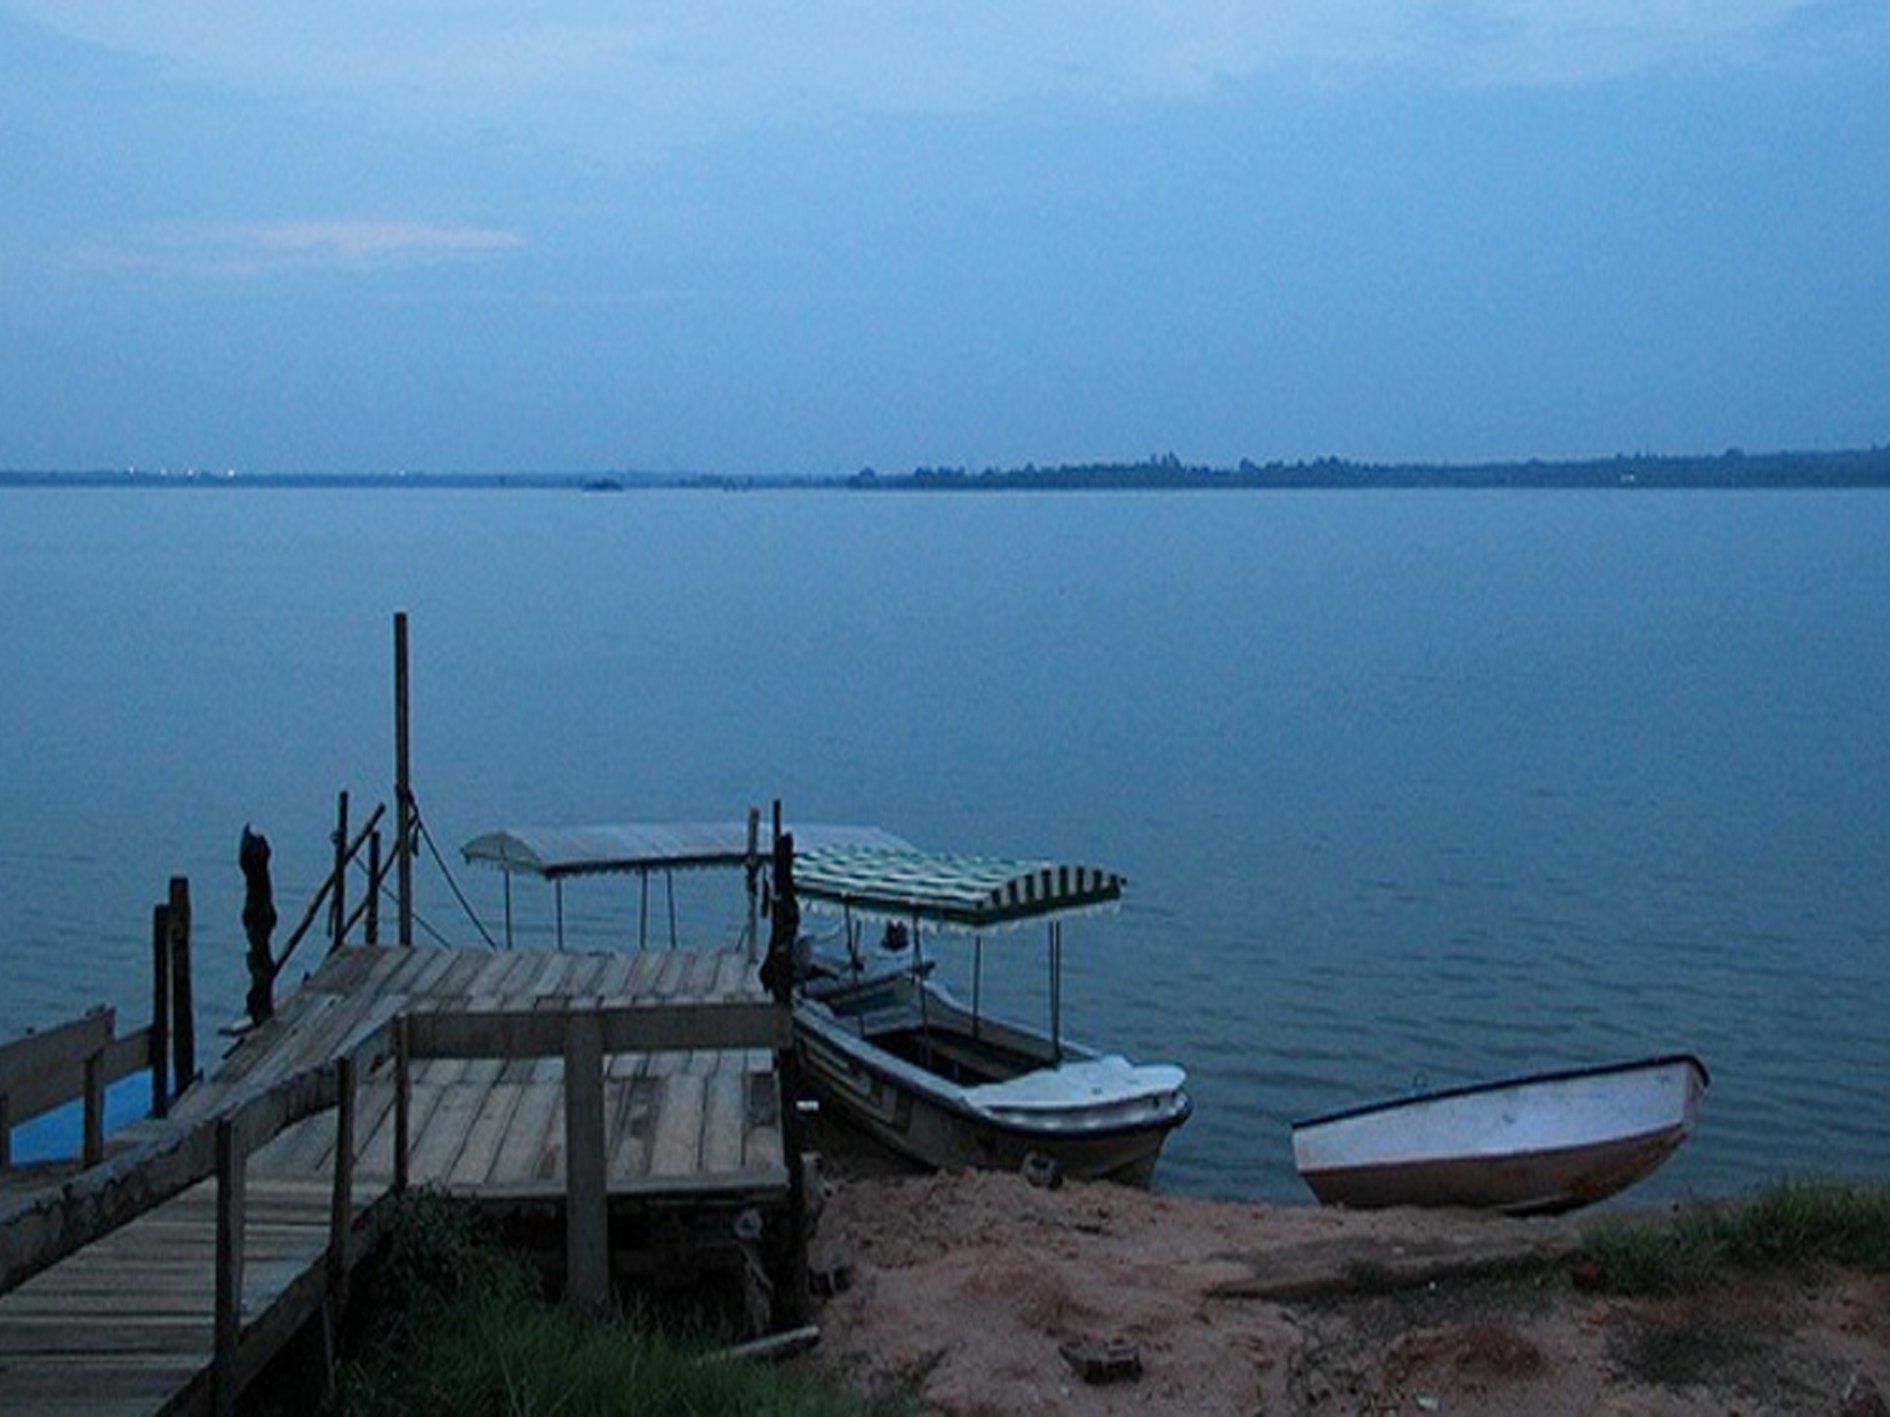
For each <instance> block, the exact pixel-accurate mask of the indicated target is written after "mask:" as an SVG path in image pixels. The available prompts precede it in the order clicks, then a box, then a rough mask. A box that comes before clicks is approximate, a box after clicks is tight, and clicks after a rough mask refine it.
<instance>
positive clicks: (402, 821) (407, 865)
mask: <svg viewBox="0 0 1890 1417" xmlns="http://www.w3.org/2000/svg"><path fill="white" fill-rule="evenodd" d="M408 733H409V724H408V716H407V612H406V611H404V610H399V611H396V612H395V613H394V818H395V821H394V829H395V836H396V840H395V842H394V860H395V862H396V863H397V869H398V873H399V890H400V943H401V944H403V945H411V944H412V943H413V778H412V774H411V767H412V764H411V762H410V757H409V752H410V747H411V744H410V742H409V739H408Z"/></svg>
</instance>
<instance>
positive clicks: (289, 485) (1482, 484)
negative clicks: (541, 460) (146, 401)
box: [0, 447, 1890, 493]
mask: <svg viewBox="0 0 1890 1417" xmlns="http://www.w3.org/2000/svg"><path fill="white" fill-rule="evenodd" d="M9 487H17V488H52V489H81V488H118V489H130V490H140V491H142V490H146V489H155V490H174V489H185V488H188V489H194V490H203V489H209V488H223V489H234V488H241V489H245V490H263V491H280V490H286V489H303V490H309V489H313V490H318V491H342V490H354V491H363V490H366V491H403V492H426V491H544V492H590V493H610V492H634V491H657V490H667V491H674V490H700V491H719V492H747V491H762V490H767V491H784V490H785V491H835V490H841V491H853V492H1217V491H1218V492H1252V491H1333V490H1347V491H1372V490H1390V489H1398V490H1404V489H1418V488H1445V489H1457V490H1489V489H1517V490H1527V489H1537V490H1541V489H1564V490H1566V489H1601V488H1612V489H1617V490H1620V489H1638V488H1649V489H1687V488H1691V489H1703V490H1704V489H1725V490H1736V489H1760V490H1763V489H1771V490H1788V489H1828V488H1862V487H1890V447H1881V448H1879V447H1872V448H1860V449H1852V450H1846V451H1839V452H1774V453H1745V452H1741V451H1740V450H1738V449H1731V450H1729V451H1727V452H1724V453H1720V454H1716V455H1712V456H1690V455H1679V456H1655V455H1646V454H1634V455H1628V454H1619V455H1616V456H1614V457H1609V458H1587V459H1571V460H1561V461H1549V460H1543V459H1537V458H1531V459H1528V460H1527V461H1522V462H1484V463H1372V462H1352V461H1350V460H1347V459H1344V458H1330V457H1328V458H1319V459H1316V460H1314V461H1311V462H1292V463H1288V462H1279V461H1275V462H1269V463H1264V464H1261V463H1255V462H1252V461H1249V460H1247V459H1244V458H1243V459H1242V460H1241V461H1240V462H1239V463H1238V464H1236V465H1235V466H1233V467H1210V466H1205V465H1193V464H1186V463H1183V462H1182V461H1181V460H1180V459H1179V458H1177V457H1176V456H1175V455H1174V454H1172V453H1167V454H1162V455H1159V456H1155V457H1151V458H1147V459H1144V460H1142V461H1140V462H1115V463H1078V464H1067V463H1066V464H1059V465H1057V466H1055V467H1038V466H1036V465H1035V464H1033V463H1027V464H1025V465H1024V466H1023V467H1013V468H996V467H989V468H985V469H983V470H981V471H977V472H972V471H969V470H967V469H965V468H962V467H920V468H915V469H913V470H912V471H911V472H907V473H880V472H877V471H875V470H874V469H872V468H870V467H869V468H863V469H862V470H861V471H859V472H857V473H854V474H853V475H852V476H849V477H794V476H788V475H785V474H782V475H772V476H753V477H733V476H723V475H714V474H706V473H650V472H633V471H623V472H603V473H599V472H515V473H405V472H395V473H347V472H343V473H319V472H292V473H242V472H235V471H225V472H206V471H200V470H196V469H191V470H188V471H184V472H170V471H168V470H155V469H143V468H128V469H119V470H101V469H75V470H67V471H38V470H11V471H0V488H9Z"/></svg>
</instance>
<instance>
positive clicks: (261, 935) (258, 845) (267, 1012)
mask: <svg viewBox="0 0 1890 1417" xmlns="http://www.w3.org/2000/svg"><path fill="white" fill-rule="evenodd" d="M236 864H237V865H238V866H239V867H241V868H242V872H243V935H244V937H245V938H246V939H247V940H248V942H249V945H248V949H247V950H246V951H245V953H244V963H245V964H246V965H247V966H248V968H249V995H248V999H247V1004H248V1010H249V1017H250V1022H252V1023H264V1022H266V1021H267V1020H268V1019H269V1017H270V1016H271V1015H272V1014H274V1013H275V1011H276V998H275V987H276V964H275V959H274V957H273V956H272V955H271V954H270V950H269V937H270V936H271V935H272V934H274V933H275V929H276V891H275V887H274V886H273V885H272V884H270V881H269V838H268V837H266V836H264V835H263V834H262V833H261V832H253V831H251V830H250V829H249V823H248V822H245V823H243V839H242V844H241V845H240V846H238V847H237V850H236Z"/></svg>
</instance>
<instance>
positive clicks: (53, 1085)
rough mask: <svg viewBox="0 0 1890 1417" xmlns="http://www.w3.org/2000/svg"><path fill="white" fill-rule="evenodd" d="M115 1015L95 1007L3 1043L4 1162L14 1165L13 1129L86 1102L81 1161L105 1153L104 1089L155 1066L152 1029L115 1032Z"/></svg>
mask: <svg viewBox="0 0 1890 1417" xmlns="http://www.w3.org/2000/svg"><path fill="white" fill-rule="evenodd" d="M116 1022H117V1014H116V1012H115V1011H114V1010H112V1009H109V1008H97V1009H93V1010H91V1011H90V1012H88V1013H85V1014H83V1015H81V1016H80V1017H79V1018H76V1019H73V1020H71V1021H70V1022H68V1023H62V1024H58V1025H56V1026H55V1027H52V1028H47V1029H42V1030H41V1031H39V1032H38V1033H29V1034H27V1035H26V1036H25V1037H23V1038H17V1039H15V1040H13V1041H12V1042H10V1043H6V1044H0V1166H6V1165H10V1164H11V1163H12V1136H11V1133H12V1129H13V1128H14V1127H17V1126H19V1125H20V1124H21V1123H22V1122H29V1121H31V1120H32V1119H33V1118H35V1117H40V1116H44V1115H45V1114H46V1113H48V1112H51V1111H53V1110H54V1109H55V1108H58V1107H63V1106H65V1105H66V1104H67V1103H69V1102H74V1101H78V1100H79V1099H81V1098H83V1099H84V1101H85V1121H84V1130H83V1134H82V1135H83V1144H82V1148H81V1151H80V1159H81V1160H82V1162H83V1163H84V1164H85V1165H87V1166H96V1165H98V1163H99V1162H100V1161H102V1160H104V1154H105V1138H104V1127H105V1089H106V1088H108V1087H110V1086H111V1085H112V1084H113V1083H115V1082H118V1081H120V1080H121V1079H123V1078H127V1077H130V1076H131V1075H132V1074H133V1073H137V1072H142V1071H144V1070H145V1069H146V1068H149V1067H150V1066H151V1056H152V1040H153V1033H152V1030H151V1029H149V1028H141V1029H139V1030H137V1031H136V1032H135V1033H127V1034H124V1035H122V1036H121V1035H118V1034H117V1033H116V1032H115V1027H116Z"/></svg>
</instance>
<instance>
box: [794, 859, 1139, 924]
mask: <svg viewBox="0 0 1890 1417" xmlns="http://www.w3.org/2000/svg"><path fill="white" fill-rule="evenodd" d="M1123 884H1124V882H1123V878H1122V877H1121V876H1118V875H1117V874H1115V872H1113V871H1103V870H1099V869H1098V868H1096V867H1094V866H1068V865H1061V864H1059V863H1057V862H1054V861H1020V860H1012V859H1009V858H1004V857H996V856H959V855H953V854H948V853H943V852H932V851H913V850H883V849H874V848H847V847H831V848H823V849H817V850H813V851H808V852H806V853H803V854H797V855H796V856H795V858H794V889H795V894H796V895H797V896H799V898H800V899H801V900H803V901H806V902H809V903H810V904H813V905H817V906H822V905H824V906H828V907H832V908H840V909H845V910H848V911H851V912H854V913H856V914H862V915H877V916H884V917H886V918H887V919H892V920H920V921H927V922H930V923H932V924H935V925H949V926H954V927H956V928H958V929H963V930H988V929H992V928H995V927H998V926H1003V925H1014V924H1017V923H1018V922H1020V921H1024V920H1034V919H1039V918H1043V917H1049V916H1057V915H1065V914H1069V913H1072V912H1075V911H1082V910H1093V909H1096V908H1098V907H1100V906H1106V905H1110V904H1113V903H1114V902H1115V901H1117V900H1120V899H1121V897H1122V887H1123Z"/></svg>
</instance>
